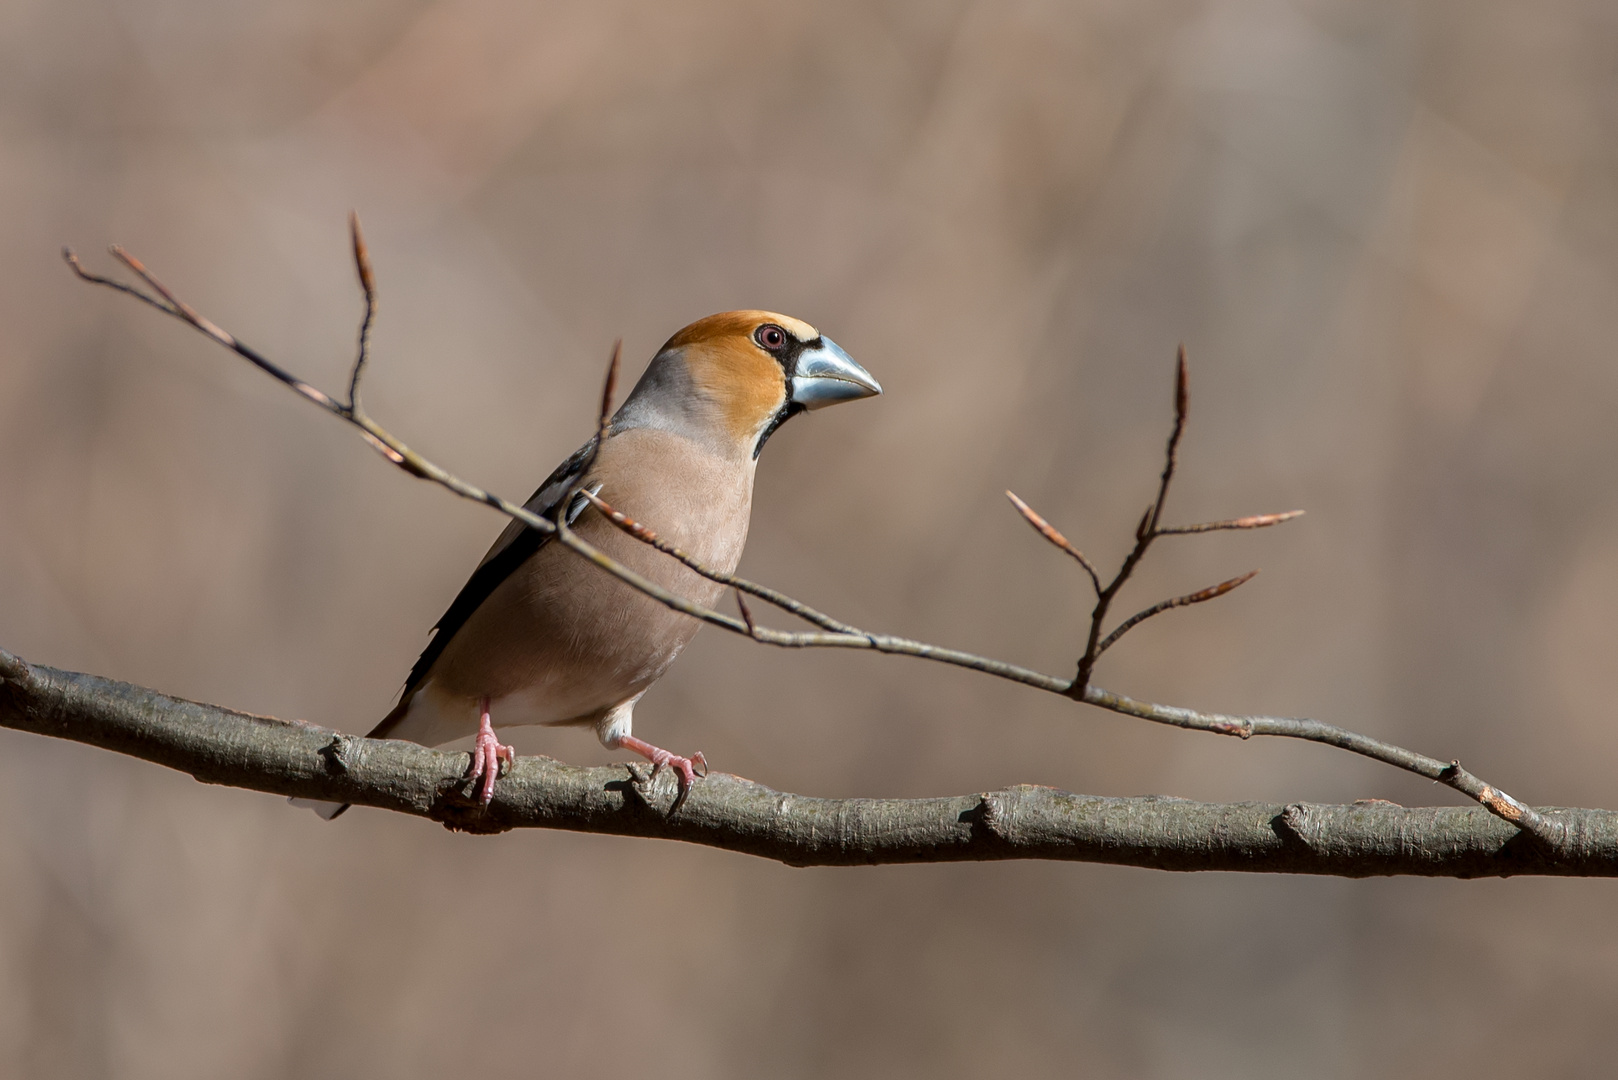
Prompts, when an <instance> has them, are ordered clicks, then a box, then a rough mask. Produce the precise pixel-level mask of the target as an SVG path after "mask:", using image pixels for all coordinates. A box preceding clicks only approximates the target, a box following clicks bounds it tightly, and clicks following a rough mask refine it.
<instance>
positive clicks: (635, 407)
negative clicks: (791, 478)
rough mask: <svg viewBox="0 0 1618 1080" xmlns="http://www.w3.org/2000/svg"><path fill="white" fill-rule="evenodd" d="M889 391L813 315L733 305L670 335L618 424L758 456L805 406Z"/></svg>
mask: <svg viewBox="0 0 1618 1080" xmlns="http://www.w3.org/2000/svg"><path fill="white" fill-rule="evenodd" d="M881 392H882V387H881V386H879V385H878V384H877V381H876V380H875V379H873V378H871V374H870V372H868V371H866V370H865V369H864V368H862V367H860V365H858V364H856V363H855V362H854V361H853V359H852V358H850V357H849V355H848V354H847V353H845V352H844V351H843V350H842V349H841V348H839V347H838V345H837V343H836V342H834V341H832V340H831V338H828V337H825V336H823V335H822V334H821V333H820V331H818V330H816V329H815V328H814V327H812V326H810V325H809V324H808V323H806V322H803V321H801V320H799V319H794V318H792V317H791V316H789V315H778V314H776V313H775V312H773V311H726V312H721V313H720V314H718V315H710V316H708V317H707V318H706V319H699V320H698V321H696V322H694V323H692V324H691V325H690V326H687V327H686V328H685V329H684V330H681V331H680V332H679V333H678V334H675V335H674V336H673V337H671V338H669V340H668V342H667V343H666V344H665V345H664V346H663V347H662V348H661V349H659V350H658V353H657V355H656V356H655V357H653V358H652V362H651V364H650V365H648V367H647V368H646V374H645V375H643V376H641V380H640V382H639V383H637V384H636V386H635V389H634V391H633V392H632V393H631V394H630V396H629V398H628V400H626V401H625V402H624V406H623V408H622V409H620V410H619V412H618V416H616V417H615V418H614V420H613V426H614V427H620V428H621V427H629V426H647V427H659V428H665V429H668V430H673V431H678V432H679V433H681V434H685V435H689V436H691V437H694V438H697V439H699V440H701V441H703V442H708V443H711V444H714V445H716V446H717V447H719V448H722V449H724V450H726V451H728V452H734V453H745V454H747V455H749V456H751V457H753V458H757V457H758V453H759V451H760V450H762V449H763V448H764V442H765V440H766V439H768V438H769V437H770V436H771V435H772V434H773V433H774V432H775V429H776V428H778V427H780V426H781V424H782V423H784V422H785V421H787V420H789V419H791V418H792V417H793V416H796V415H797V414H798V413H800V412H805V411H807V410H809V409H819V408H821V407H823V406H826V405H835V404H836V403H837V402H839V401H854V400H855V399H857V398H864V397H872V396H874V395H876V394H880V393H881Z"/></svg>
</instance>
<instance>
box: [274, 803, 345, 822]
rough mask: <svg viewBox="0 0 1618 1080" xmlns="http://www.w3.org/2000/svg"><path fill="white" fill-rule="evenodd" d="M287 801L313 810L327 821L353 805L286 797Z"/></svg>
mask: <svg viewBox="0 0 1618 1080" xmlns="http://www.w3.org/2000/svg"><path fill="white" fill-rule="evenodd" d="M287 802H289V803H291V804H292V805H293V806H301V807H303V808H304V809H305V810H313V811H314V812H315V813H317V814H319V815H320V816H321V817H323V818H325V819H326V820H327V821H330V820H331V819H332V818H334V817H336V816H337V815H338V814H341V813H342V812H343V811H344V810H347V809H348V808H349V807H350V806H353V805H354V804H353V803H346V802H322V801H321V800H319V799H288V800H287Z"/></svg>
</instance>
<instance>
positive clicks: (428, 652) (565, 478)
mask: <svg viewBox="0 0 1618 1080" xmlns="http://www.w3.org/2000/svg"><path fill="white" fill-rule="evenodd" d="M595 443H596V441H595V439H594V438H592V439H591V440H590V441H589V442H587V443H585V444H584V445H583V446H581V447H579V449H578V450H577V451H575V452H574V453H573V455H572V456H571V457H569V458H568V459H567V460H566V461H564V462H562V464H560V465H558V466H557V467H556V471H555V472H553V473H551V475H550V476H549V477H547V478H546V480H545V482H544V483H543V484H541V485H539V489H538V490H537V491H535V492H534V493H533V495H531V496H529V498H528V501H527V502H526V503H524V504H523V505H524V506H525V507H526V508H527V509H529V510H531V511H533V512H534V513H535V514H538V515H539V516H540V517H549V516H550V515H551V514H552V513H554V512H555V510H556V503H557V500H559V499H560V498H561V497H562V496H563V495H564V494H566V493H567V490H568V489H569V488H570V487H572V485H573V482H574V481H575V480H576V479H578V475H579V470H580V469H582V468H584V464H585V462H586V461H587V460H589V458H590V454H591V452H592V451H593V450H594V449H595ZM548 489H553V490H551V493H550V496H549V498H543V497H544V496H545V495H546V492H547V490H548ZM582 509H583V501H582V498H581V499H580V505H579V506H578V507H577V508H570V510H569V513H568V517H569V519H572V518H574V517H576V516H577V515H578V512H579V511H580V510H582ZM550 539H551V534H550V533H542V532H540V531H539V530H538V529H534V528H524V529H523V530H522V531H521V532H519V533H518V534H517V535H516V536H515V537H513V538H512V540H511V542H510V543H509V544H507V545H506V546H505V547H503V548H501V549H500V550H499V551H497V552H495V554H494V555H493V556H492V557H490V558H489V559H488V560H487V561H485V562H484V563H483V565H482V566H480V567H478V568H477V570H475V571H473V573H472V576H471V577H470V578H468V579H467V582H466V584H465V585H462V586H461V591H460V593H459V594H458V595H457V596H456V597H455V600H454V602H453V603H451V604H450V606H449V610H448V611H445V612H444V614H443V615H442V616H441V617H440V618H439V620H438V621H437V622H436V623H434V624H433V638H432V640H431V641H429V642H428V643H427V647H426V648H425V649H423V650H422V653H421V656H420V657H419V658H418V659H417V660H416V663H415V666H413V667H412V668H411V669H410V678H409V679H407V680H405V688H404V693H403V694H402V695H401V696H400V704H401V705H402V704H404V703H405V702H407V701H409V700H410V697H411V695H412V694H414V693H415V692H416V690H417V689H419V688H420V686H421V683H422V681H423V680H425V679H426V677H427V672H429V671H431V670H432V666H433V665H434V664H435V663H437V662H438V658H439V657H440V656H442V655H443V653H444V649H445V648H447V647H448V646H449V643H450V639H451V638H453V637H454V636H455V634H456V632H457V631H458V630H460V628H461V627H462V626H465V625H466V620H467V619H470V618H471V617H472V612H474V611H476V610H477V609H478V606H479V605H481V604H482V603H483V601H485V600H487V599H488V598H489V595H490V594H491V593H493V592H494V590H495V589H497V588H499V586H500V583H501V582H503V581H505V580H506V578H508V577H510V576H511V575H512V574H514V573H516V572H517V570H518V568H519V567H521V566H522V564H523V563H525V562H527V561H528V560H529V559H531V558H533V556H534V553H535V552H537V551H538V550H539V549H540V548H542V547H544V546H545V545H546V544H547V543H549V542H550ZM395 712H397V710H395ZM390 719H391V715H390ZM383 723H384V724H386V723H387V721H384V722H383Z"/></svg>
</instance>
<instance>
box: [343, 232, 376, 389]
mask: <svg viewBox="0 0 1618 1080" xmlns="http://www.w3.org/2000/svg"><path fill="white" fill-rule="evenodd" d="M348 234H349V237H350V239H352V240H353V242H354V270H355V272H356V273H358V274H359V278H360V289H361V291H363V292H364V293H365V317H364V318H363V319H361V320H360V341H359V349H358V351H357V353H356V354H355V357H354V369H353V371H351V372H349V375H348V411H349V412H350V413H354V414H358V413H359V412H361V408H360V379H361V378H362V377H363V376H364V374H365V362H366V361H367V360H369V359H370V357H371V324H372V323H373V322H375V321H376V275H375V274H373V273H372V272H371V253H370V251H369V249H367V248H366V246H365V234H364V233H363V232H361V231H360V216H359V214H357V213H355V212H354V211H352V210H350V211H349V213H348Z"/></svg>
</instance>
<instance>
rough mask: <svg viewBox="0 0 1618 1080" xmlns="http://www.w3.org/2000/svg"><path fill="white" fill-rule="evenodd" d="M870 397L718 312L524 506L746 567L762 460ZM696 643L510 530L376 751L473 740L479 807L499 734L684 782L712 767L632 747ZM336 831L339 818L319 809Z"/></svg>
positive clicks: (679, 627)
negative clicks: (612, 515)
mask: <svg viewBox="0 0 1618 1080" xmlns="http://www.w3.org/2000/svg"><path fill="white" fill-rule="evenodd" d="M881 392H882V388H881V387H880V386H878V385H877V382H876V380H875V379H873V378H872V377H871V376H870V374H869V373H868V372H867V371H866V370H865V369H864V368H862V367H860V365H859V364H856V363H855V362H854V361H853V360H852V359H850V358H849V355H848V354H847V353H845V352H844V351H843V350H842V349H840V348H838V347H837V345H836V344H835V343H833V341H832V340H831V339H830V338H828V337H823V336H822V335H821V334H820V332H819V331H818V330H816V329H815V328H814V327H812V326H810V325H808V324H807V323H803V322H800V321H798V320H797V319H793V318H789V317H787V316H785V315H777V314H774V313H772V312H768V311H727V312H724V313H723V314H719V315H710V316H709V317H708V318H706V319H702V320H700V321H698V322H694V323H692V324H691V325H690V326H688V327H686V328H685V329H684V330H681V331H680V332H679V333H678V334H675V335H674V336H673V337H671V338H669V340H668V343H667V344H665V345H664V346H663V347H662V348H661V349H660V350H658V353H657V355H656V356H654V357H653V358H652V362H651V363H650V364H648V365H647V367H646V373H645V374H644V375H642V376H641V378H640V382H639V383H637V384H636V386H635V389H634V390H633V391H632V392H631V393H630V395H629V397H628V398H627V399H626V400H625V401H624V404H623V407H622V408H620V409H619V410H618V412H617V413H616V414H615V415H614V416H613V418H612V423H611V426H610V428H609V429H608V431H609V434H608V435H607V439H606V443H605V445H603V446H602V447H601V448H600V450H599V452H597V453H596V454H595V457H594V461H593V463H591V464H590V466H589V474H588V475H587V476H584V477H582V482H581V477H580V475H579V471H580V469H581V468H583V467H584V466H585V464H586V462H589V461H590V455H591V451H592V449H593V448H594V444H595V441H596V440H595V439H591V441H590V442H589V443H587V444H585V446H584V447H583V448H581V449H580V450H579V451H578V452H577V453H575V454H574V455H573V456H572V457H570V458H568V459H567V460H566V461H564V462H563V463H562V464H561V466H559V467H558V468H557V470H556V471H555V472H553V473H552V474H551V475H550V478H549V479H548V480H546V481H545V483H544V484H542V485H541V486H540V489H539V490H538V491H536V492H535V493H534V495H533V497H532V498H530V499H529V500H528V502H527V503H526V504H525V505H526V506H527V508H528V509H529V510H532V511H533V512H534V513H536V514H538V515H540V516H542V517H549V516H551V515H552V514H554V513H555V511H556V502H557V500H558V499H560V498H562V497H563V496H564V495H565V494H566V493H567V492H568V491H570V490H574V489H575V485H577V487H578V489H580V490H585V491H593V492H595V493H597V494H599V496H600V498H601V499H602V500H603V501H604V502H606V503H608V504H609V505H611V506H612V507H614V508H615V509H617V510H620V511H622V512H623V513H625V514H627V515H628V516H630V517H632V518H634V519H635V520H637V521H640V522H643V523H645V524H646V525H648V526H650V527H651V528H652V529H654V530H656V531H657V532H658V533H659V534H660V535H661V536H663V537H664V538H665V539H667V540H668V541H670V542H672V543H673V544H675V545H677V546H679V547H681V548H683V549H684V550H685V551H687V552H689V553H690V554H691V555H693V556H695V557H696V559H697V560H699V561H700V562H702V563H704V564H705V565H707V566H709V567H713V568H716V569H718V570H721V571H725V572H727V573H728V572H730V571H732V570H734V569H735V568H736V564H737V562H738V561H739V560H740V559H741V555H742V545H743V544H744V543H745V542H746V541H747V522H748V516H749V513H750V511H751V508H752V502H753V473H754V471H755V470H756V468H757V465H758V455H759V451H760V450H762V449H763V448H764V443H765V441H766V440H768V439H769V437H770V436H771V435H772V434H774V432H775V429H776V428H778V427H780V426H781V424H782V423H784V422H785V421H787V420H789V419H791V418H792V417H794V416H796V415H797V414H798V413H801V412H805V411H807V410H810V409H818V408H821V407H823V406H826V405H833V404H836V403H837V402H839V401H853V400H856V399H858V398H864V397H871V396H872V395H875V394H880V393H881ZM567 516H568V519H569V521H570V522H571V523H572V527H573V530H574V531H575V532H576V533H577V534H578V535H579V536H580V537H582V538H583V539H585V540H587V541H588V542H589V543H591V544H593V545H594V546H595V547H597V548H599V549H600V550H602V551H604V552H606V553H607V554H608V555H610V556H611V557H612V558H614V559H616V560H618V561H619V562H620V563H622V564H623V565H625V566H627V567H629V568H630V569H632V570H635V571H636V572H638V573H640V574H642V575H644V576H646V577H648V578H650V579H651V580H652V581H654V582H657V583H658V584H659V585H662V586H663V587H664V588H666V589H669V590H671V591H673V592H676V593H679V594H681V595H683V596H686V597H689V598H690V599H692V600H694V601H696V602H697V603H699V604H703V605H705V606H710V607H711V606H712V605H713V604H714V603H715V602H716V601H717V600H718V599H719V598H720V595H721V593H722V591H723V587H722V586H719V585H716V584H715V583H713V582H712V581H709V580H708V579H706V578H703V577H700V576H698V575H697V574H696V573H694V572H692V571H691V570H689V569H687V568H686V567H684V566H682V565H680V564H679V563H677V562H675V561H674V560H673V559H671V558H669V557H668V556H667V555H664V554H661V553H659V552H657V551H655V550H653V549H652V548H650V547H648V546H647V545H645V544H643V543H641V542H639V541H638V540H635V539H634V538H633V537H630V536H627V535H625V534H624V533H623V532H621V531H620V530H619V529H618V528H617V527H615V526H614V525H613V524H612V523H611V522H610V521H608V520H607V519H606V518H605V517H603V516H602V514H601V513H600V512H599V511H597V510H596V509H595V508H594V507H593V506H590V505H589V504H588V502H587V500H586V499H585V498H584V497H583V496H582V495H576V496H575V497H574V500H573V502H572V503H571V504H570V505H569V507H568V511H567ZM700 627H701V623H699V622H698V621H697V620H695V619H693V618H691V617H689V616H686V615H682V614H679V613H678V612H675V611H672V610H670V609H669V608H667V607H665V606H664V605H663V604H660V603H658V602H657V601H656V600H653V599H651V598H650V597H648V596H646V595H644V594H643V593H640V592H638V591H636V590H635V589H633V588H631V587H630V586H628V585H626V584H624V583H623V582H621V581H619V580H617V579H616V578H613V577H611V576H609V575H608V574H606V573H604V572H602V571H601V570H599V569H597V568H596V567H593V566H591V565H590V564H589V563H587V562H586V561H585V560H584V559H582V558H580V557H579V556H578V555H576V554H574V553H572V552H570V551H568V550H566V549H565V548H563V547H562V546H561V545H559V544H553V543H551V542H550V536H549V535H548V534H545V533H541V532H538V531H537V530H534V529H529V528H526V527H525V526H524V525H523V524H522V523H521V522H516V521H513V522H512V523H511V524H509V525H508V526H507V527H506V529H505V531H504V532H502V533H501V534H500V537H499V539H497V540H496V541H495V542H494V546H493V547H491V548H490V549H489V553H488V554H487V555H485V556H484V557H483V561H482V562H481V563H479V564H478V567H477V569H476V570H475V571H473V573H472V577H471V579H470V580H468V581H467V583H466V584H465V585H464V586H463V587H462V588H461V592H460V595H458V596H457V597H456V598H455V602H454V603H452V604H450V606H449V610H448V611H446V612H445V613H444V615H443V617H442V618H440V619H439V620H438V623H437V625H436V626H435V628H434V629H435V631H436V632H435V634H434V635H433V637H432V640H431V641H430V642H429V643H428V645H427V648H426V651H424V652H423V653H422V654H421V658H420V659H419V660H417V661H416V665H415V667H413V668H412V669H411V671H410V677H409V679H408V680H407V681H406V683H405V688H404V692H403V693H402V694H401V695H400V698H399V704H398V705H397V706H395V707H394V709H393V711H392V712H390V713H388V715H387V716H386V717H385V718H384V719H383V720H382V722H381V723H380V724H378V725H377V726H376V728H375V729H374V730H373V731H372V732H371V733H370V734H371V737H372V738H389V739H408V740H410V741H412V742H418V743H422V744H424V745H426V746H437V745H441V744H443V743H446V742H450V741H452V740H454V739H458V738H462V737H464V736H467V735H472V734H475V735H476V736H477V740H476V743H475V746H474V750H473V753H472V765H471V771H470V778H471V779H472V781H473V782H474V784H475V785H476V788H477V793H478V796H479V797H480V798H481V799H482V801H483V802H484V803H485V804H486V803H488V802H489V800H490V799H491V798H492V797H493V795H494V786H495V778H496V777H497V776H498V774H499V771H500V764H501V762H503V761H510V760H511V757H512V753H513V752H512V749H511V748H510V747H508V746H503V745H501V744H500V742H499V740H498V739H497V738H496V737H495V733H494V725H495V724H496V723H498V724H500V725H501V726H502V727H513V726H517V725H523V724H577V725H581V726H582V725H586V724H587V725H590V726H591V727H594V728H595V730H596V734H597V735H598V736H599V737H600V739H601V742H602V744H603V745H605V746H606V747H607V748H608V749H610V750H618V749H623V750H630V751H633V752H634V753H637V754H640V755H642V756H643V757H645V758H647V759H649V760H650V761H651V762H652V763H653V764H654V766H656V767H658V768H661V767H663V766H672V767H673V768H675V769H676V770H678V772H679V776H680V786H681V790H682V792H683V791H684V790H685V789H686V788H688V787H689V786H690V784H691V783H692V782H693V780H694V778H695V775H696V769H697V767H698V766H700V765H704V764H705V762H704V761H703V759H702V755H701V754H693V755H692V756H691V757H689V758H688V757H681V756H679V755H677V754H671V753H669V752H668V751H667V750H663V749H660V748H658V747H656V746H653V745H652V744H651V743H648V742H645V741H643V740H641V739H638V738H636V737H635V736H634V735H633V734H631V725H632V722H633V717H634V709H635V702H637V701H639V700H640V698H641V695H642V694H644V693H646V691H647V689H648V688H649V687H650V686H651V685H652V683H653V682H655V681H656V680H657V678H658V676H660V675H662V674H663V672H664V671H666V670H668V666H669V665H670V664H671V663H673V662H674V658H675V657H676V656H678V655H679V654H680V650H681V649H683V648H685V646H686V644H687V643H688V642H689V641H690V640H691V638H692V636H693V635H695V634H696V632H697V630H698V629H699V628H700ZM317 809H319V810H321V811H322V816H326V817H335V816H336V814H337V813H339V812H340V811H341V809H342V808H341V807H338V806H336V804H331V803H326V804H319V805H318V806H317Z"/></svg>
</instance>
